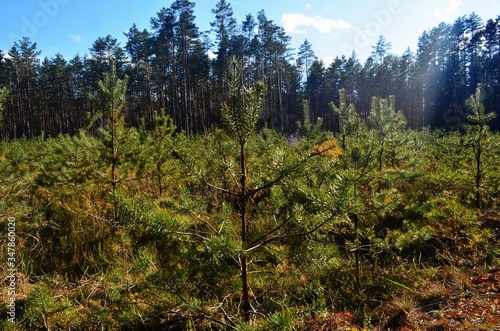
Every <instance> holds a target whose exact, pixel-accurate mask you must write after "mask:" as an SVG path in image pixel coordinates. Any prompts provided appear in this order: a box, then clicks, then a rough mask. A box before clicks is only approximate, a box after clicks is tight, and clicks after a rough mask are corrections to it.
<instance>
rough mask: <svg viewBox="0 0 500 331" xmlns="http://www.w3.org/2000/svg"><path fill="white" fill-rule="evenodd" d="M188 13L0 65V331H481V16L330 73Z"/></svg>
mask: <svg viewBox="0 0 500 331" xmlns="http://www.w3.org/2000/svg"><path fill="white" fill-rule="evenodd" d="M194 7H195V3H194V2H192V1H189V0H175V1H173V3H172V4H171V5H170V6H169V7H164V8H161V9H160V10H159V11H158V12H157V13H156V14H155V15H154V16H153V17H152V18H151V21H150V23H151V25H150V27H148V29H143V28H139V27H138V26H136V24H133V25H132V26H131V28H130V29H129V30H128V31H127V32H126V33H125V36H126V39H127V41H126V44H125V45H121V44H120V43H119V42H118V40H117V39H115V38H113V37H112V36H111V35H106V36H105V37H100V38H98V39H97V40H95V42H94V43H93V44H92V45H91V47H90V48H89V54H88V55H85V56H81V55H75V56H74V57H73V58H72V59H67V58H65V57H63V56H62V55H61V54H58V55H56V56H55V57H53V58H47V57H45V58H42V56H41V55H42V51H41V50H39V49H37V43H36V41H35V40H31V39H30V38H28V37H23V38H22V39H20V40H18V41H16V42H15V43H14V44H13V45H12V48H10V49H8V50H0V227H1V229H2V235H1V237H0V241H1V242H2V246H1V247H2V253H3V255H2V259H3V260H1V261H0V266H1V268H0V270H1V275H2V287H1V291H2V296H1V300H0V311H2V317H1V318H0V329H1V330H47V331H49V330H52V331H55V330H192V331H194V330H239V331H246V330H248V331H250V330H265V331H268V330H269V331H272V330H276V331H281V330H311V331H329V330H332V331H333V330H351V331H354V330H358V331H367V330H376V331H386V330H387V331H389V330H392V331H396V330H401V331H411V330H423V331H425V330H429V331H431V330H433V331H439V330H463V331H465V330H472V331H480V330H500V285H499V284H500V243H499V240H500V133H499V130H500V116H497V115H500V16H497V17H496V18H491V19H489V20H488V21H487V22H483V20H482V19H481V18H480V17H479V16H478V15H476V14H475V13H471V14H470V15H466V16H463V17H458V18H457V19H456V20H455V21H454V22H453V23H451V24H448V23H441V24H440V25H439V26H436V27H430V28H429V29H428V30H427V31H424V32H423V33H422V34H421V36H420V37H419V39H418V45H417V50H416V51H415V52H411V51H410V50H409V49H408V50H407V51H406V52H404V53H403V54H402V55H397V54H394V53H392V52H391V42H390V41H389V40H386V38H385V37H384V36H382V35H381V36H380V37H379V38H378V42H377V43H376V44H375V45H373V46H372V50H373V51H372V53H371V56H370V57H368V59H367V60H366V61H365V62H364V63H361V62H360V60H359V59H358V57H357V54H356V53H355V52H353V53H352V54H346V55H343V56H338V57H336V58H335V59H334V61H333V62H332V63H331V64H328V65H327V64H325V63H324V62H323V61H322V60H321V59H319V58H317V57H316V56H315V52H314V50H313V48H314V46H315V45H312V44H311V43H310V42H309V41H308V40H307V39H306V40H305V41H304V43H303V44H302V45H301V46H300V48H299V49H298V50H293V49H291V47H290V36H288V35H287V34H286V33H285V30H284V29H283V27H281V26H279V25H277V24H276V23H275V22H273V21H272V20H269V19H268V18H267V17H266V13H265V11H264V10H261V11H259V12H257V13H256V14H248V15H246V16H245V18H244V19H243V20H240V21H239V19H240V18H236V17H234V16H235V15H234V14H233V9H232V7H231V4H230V3H229V2H228V1H226V0H218V1H217V2H214V8H213V9H212V16H213V21H212V22H210V25H211V27H212V30H211V34H212V36H213V38H212V39H213V40H211V39H210V38H209V37H208V34H207V32H202V31H200V30H199V28H198V27H197V25H196V24H195V15H194V12H193V8H194ZM152 14H154V13H152ZM209 50H212V51H213V52H212V51H209Z"/></svg>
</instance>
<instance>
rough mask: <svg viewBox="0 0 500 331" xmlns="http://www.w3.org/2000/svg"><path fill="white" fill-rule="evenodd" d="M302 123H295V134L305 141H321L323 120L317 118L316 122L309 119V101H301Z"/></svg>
mask: <svg viewBox="0 0 500 331" xmlns="http://www.w3.org/2000/svg"><path fill="white" fill-rule="evenodd" d="M302 108H303V110H302V117H303V120H302V122H300V121H297V133H298V134H299V135H300V137H303V138H305V139H306V140H313V139H318V138H319V139H321V138H320V137H321V136H320V133H321V132H322V126H323V120H322V119H321V118H318V119H317V120H316V121H313V120H312V119H311V111H310V109H309V101H308V100H304V101H302Z"/></svg>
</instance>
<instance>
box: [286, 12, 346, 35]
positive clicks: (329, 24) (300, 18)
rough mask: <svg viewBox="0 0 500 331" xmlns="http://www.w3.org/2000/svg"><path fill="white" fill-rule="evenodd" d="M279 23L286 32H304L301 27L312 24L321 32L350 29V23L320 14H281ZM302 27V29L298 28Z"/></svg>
mask: <svg viewBox="0 0 500 331" xmlns="http://www.w3.org/2000/svg"><path fill="white" fill-rule="evenodd" d="M281 25H282V26H283V28H284V29H285V32H287V33H306V32H307V30H306V29H305V28H303V27H307V26H312V27H314V28H316V29H317V30H319V31H320V32H322V33H328V32H330V31H332V30H336V29H342V30H344V29H350V28H352V25H351V24H349V23H347V22H346V21H344V20H336V19H330V18H323V17H321V16H315V17H310V16H306V15H304V14H298V13H291V14H283V15H281ZM299 27H302V29H299Z"/></svg>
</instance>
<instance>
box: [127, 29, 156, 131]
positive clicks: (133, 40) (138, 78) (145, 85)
mask: <svg viewBox="0 0 500 331" xmlns="http://www.w3.org/2000/svg"><path fill="white" fill-rule="evenodd" d="M124 34H125V36H126V37H127V44H126V45H125V50H126V51H127V53H128V54H129V55H130V59H131V68H130V71H131V72H130V73H129V74H130V77H131V79H130V86H129V93H130V94H131V101H130V103H132V102H133V103H134V104H135V105H134V106H132V105H131V107H130V108H132V109H131V113H132V114H130V117H131V122H132V123H133V124H135V125H138V124H139V123H140V119H141V118H146V119H147V122H148V124H149V125H152V123H153V121H154V119H153V117H154V107H155V105H154V97H153V82H152V64H151V62H152V59H153V36H152V35H151V33H150V32H149V31H148V30H146V29H144V30H142V31H140V30H139V29H138V28H137V26H136V25H135V23H134V25H132V27H131V28H130V29H129V30H128V31H127V32H125V33H124Z"/></svg>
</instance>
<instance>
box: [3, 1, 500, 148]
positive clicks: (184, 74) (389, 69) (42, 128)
mask: <svg viewBox="0 0 500 331" xmlns="http://www.w3.org/2000/svg"><path fill="white" fill-rule="evenodd" d="M194 6H195V3H194V2H192V1H189V0H175V1H174V2H173V3H172V4H171V5H170V7H164V8H162V9H161V10H160V11H159V12H157V13H156V16H154V17H152V18H151V26H150V29H149V30H148V29H142V30H141V29H139V28H138V27H137V26H136V25H135V24H133V25H132V27H131V28H130V29H129V30H128V31H127V32H126V33H125V35H126V37H127V42H126V44H125V45H124V47H122V46H121V45H120V43H119V42H118V40H117V39H115V38H113V37H112V36H110V35H107V36H105V37H99V38H98V39H97V40H96V41H95V42H94V43H93V44H92V47H91V48H90V49H89V55H86V56H80V55H76V56H74V57H73V58H72V59H69V60H68V59H66V58H64V57H63V56H62V55H61V54H57V55H55V57H53V58H43V59H41V57H40V56H41V51H40V50H38V49H37V45H36V42H33V41H31V40H30V39H29V38H23V39H21V40H19V41H18V42H15V43H14V45H13V46H12V48H11V49H10V50H9V51H3V52H0V91H1V93H0V96H1V98H0V101H3V102H2V107H1V108H0V109H1V110H2V112H1V115H2V116H1V119H2V121H1V123H0V126H1V131H0V138H4V139H5V138H7V139H12V138H16V137H22V136H25V137H28V138H31V137H35V136H39V135H42V134H44V135H46V136H55V135H58V134H60V133H68V134H76V133H77V132H78V131H79V130H80V129H82V128H86V129H89V130H91V131H92V130H93V131H94V132H97V127H98V125H93V123H94V124H95V123H96V122H98V121H104V119H102V118H99V114H101V113H102V110H103V109H104V108H105V102H106V101H105V96H104V95H103V94H102V90H101V89H100V88H99V84H98V82H99V81H100V80H102V79H103V77H104V75H105V74H106V73H109V72H111V70H112V69H113V68H116V74H117V76H118V77H119V78H120V79H125V78H127V81H128V85H127V90H126V100H125V121H126V123H127V125H130V126H139V125H141V124H145V125H146V126H147V127H149V128H154V125H155V124H154V123H155V121H154V117H155V113H156V112H158V111H160V110H162V111H164V112H165V113H166V114H168V115H169V116H170V117H171V118H172V119H173V121H174V123H175V125H176V127H177V128H178V130H180V131H184V132H186V133H187V134H191V133H196V132H202V131H205V130H206V129H208V128H210V127H213V126H220V125H222V124H223V122H222V114H221V108H222V105H223V102H224V101H225V100H226V99H227V96H228V95H229V90H228V86H227V84H226V83H225V77H224V75H225V74H224V73H225V72H226V71H225V68H226V66H227V63H228V61H229V59H231V58H233V57H235V58H238V59H240V60H241V61H242V62H243V63H244V72H245V74H244V77H243V80H244V84H245V85H246V86H252V85H254V84H255V83H256V82H259V81H261V82H264V83H265V85H266V86H267V89H266V91H267V92H266V95H265V98H264V102H263V112H262V114H261V117H260V120H259V125H260V126H267V127H269V128H272V129H274V130H277V131H279V132H282V133H293V132H296V131H297V129H298V126H297V122H304V118H303V117H304V114H305V112H304V108H305V107H307V110H308V112H307V113H308V116H310V119H307V120H308V121H309V120H310V121H312V122H313V124H314V123H316V122H317V121H318V119H319V118H321V123H322V125H323V126H324V128H325V129H328V130H338V129H339V123H340V122H339V117H338V115H336V114H335V112H332V107H333V108H335V107H337V105H339V103H340V101H341V90H344V91H345V98H346V101H347V102H348V103H349V104H353V105H354V106H355V109H356V110H357V112H358V113H359V114H360V116H361V117H365V118H366V117H368V115H369V112H370V108H371V105H372V99H373V97H379V98H388V97H389V96H393V97H394V103H395V108H396V109H397V110H401V111H402V112H403V114H404V115H405V117H406V118H407V120H408V125H409V126H410V127H412V128H421V127H425V126H430V127H440V128H452V129H456V128H459V127H460V126H461V124H463V122H465V120H466V118H467V116H468V113H467V107H466V100H467V98H468V97H469V96H470V95H472V94H473V93H474V92H475V90H476V88H477V87H478V86H482V87H483V89H484V93H485V95H484V104H485V108H486V111H487V112H496V113H498V112H499V109H498V108H499V107H500V106H499V105H500V85H499V82H500V27H499V22H500V16H498V17H497V18H496V19H489V20H488V21H487V22H486V23H483V22H482V19H481V18H480V17H479V16H478V15H476V14H475V13H472V14H470V15H468V16H462V17H459V18H457V19H456V20H455V22H454V23H452V24H447V23H441V24H440V25H438V26H437V27H434V28H432V29H429V30H427V31H425V32H423V34H422V35H421V36H420V38H419V40H418V46H417V50H416V52H412V51H410V49H407V51H405V52H404V54H402V55H396V54H393V53H391V52H390V50H391V44H390V42H389V41H387V40H386V39H385V38H384V37H383V36H380V38H379V40H378V42H377V43H376V45H374V46H373V52H372V54H371V56H370V57H369V58H368V59H367V60H366V61H365V63H364V64H362V63H361V62H360V60H359V59H358V58H357V55H356V54H355V53H354V52H353V53H352V54H351V55H350V56H346V55H343V56H338V57H337V58H335V60H334V61H333V62H332V63H331V64H329V65H327V64H325V63H324V62H323V61H322V60H320V59H318V58H317V57H316V56H315V54H314V50H313V46H312V45H311V43H309V42H308V41H307V40H305V41H304V43H303V44H302V45H301V46H300V47H299V49H298V51H297V52H296V53H295V52H294V50H293V49H291V47H290V36H288V35H287V34H286V33H285V31H284V29H283V27H281V26H279V25H277V24H276V23H275V22H273V21H272V20H270V19H268V18H267V16H266V14H265V12H264V10H261V11H259V12H258V13H257V15H252V14H247V15H246V16H245V18H244V20H243V21H241V22H238V21H237V20H236V18H235V17H234V15H233V10H232V7H231V4H230V3H229V2H227V1H226V0H219V1H218V2H217V4H216V5H215V8H214V9H212V13H213V14H214V20H213V21H212V22H211V30H210V31H206V32H201V31H200V30H199V28H198V27H197V25H196V23H195V15H194ZM212 54H213V55H212ZM304 100H306V103H304ZM491 126H492V127H493V128H495V129H498V128H499V127H500V122H499V120H498V119H496V120H495V121H494V122H492V123H491Z"/></svg>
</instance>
